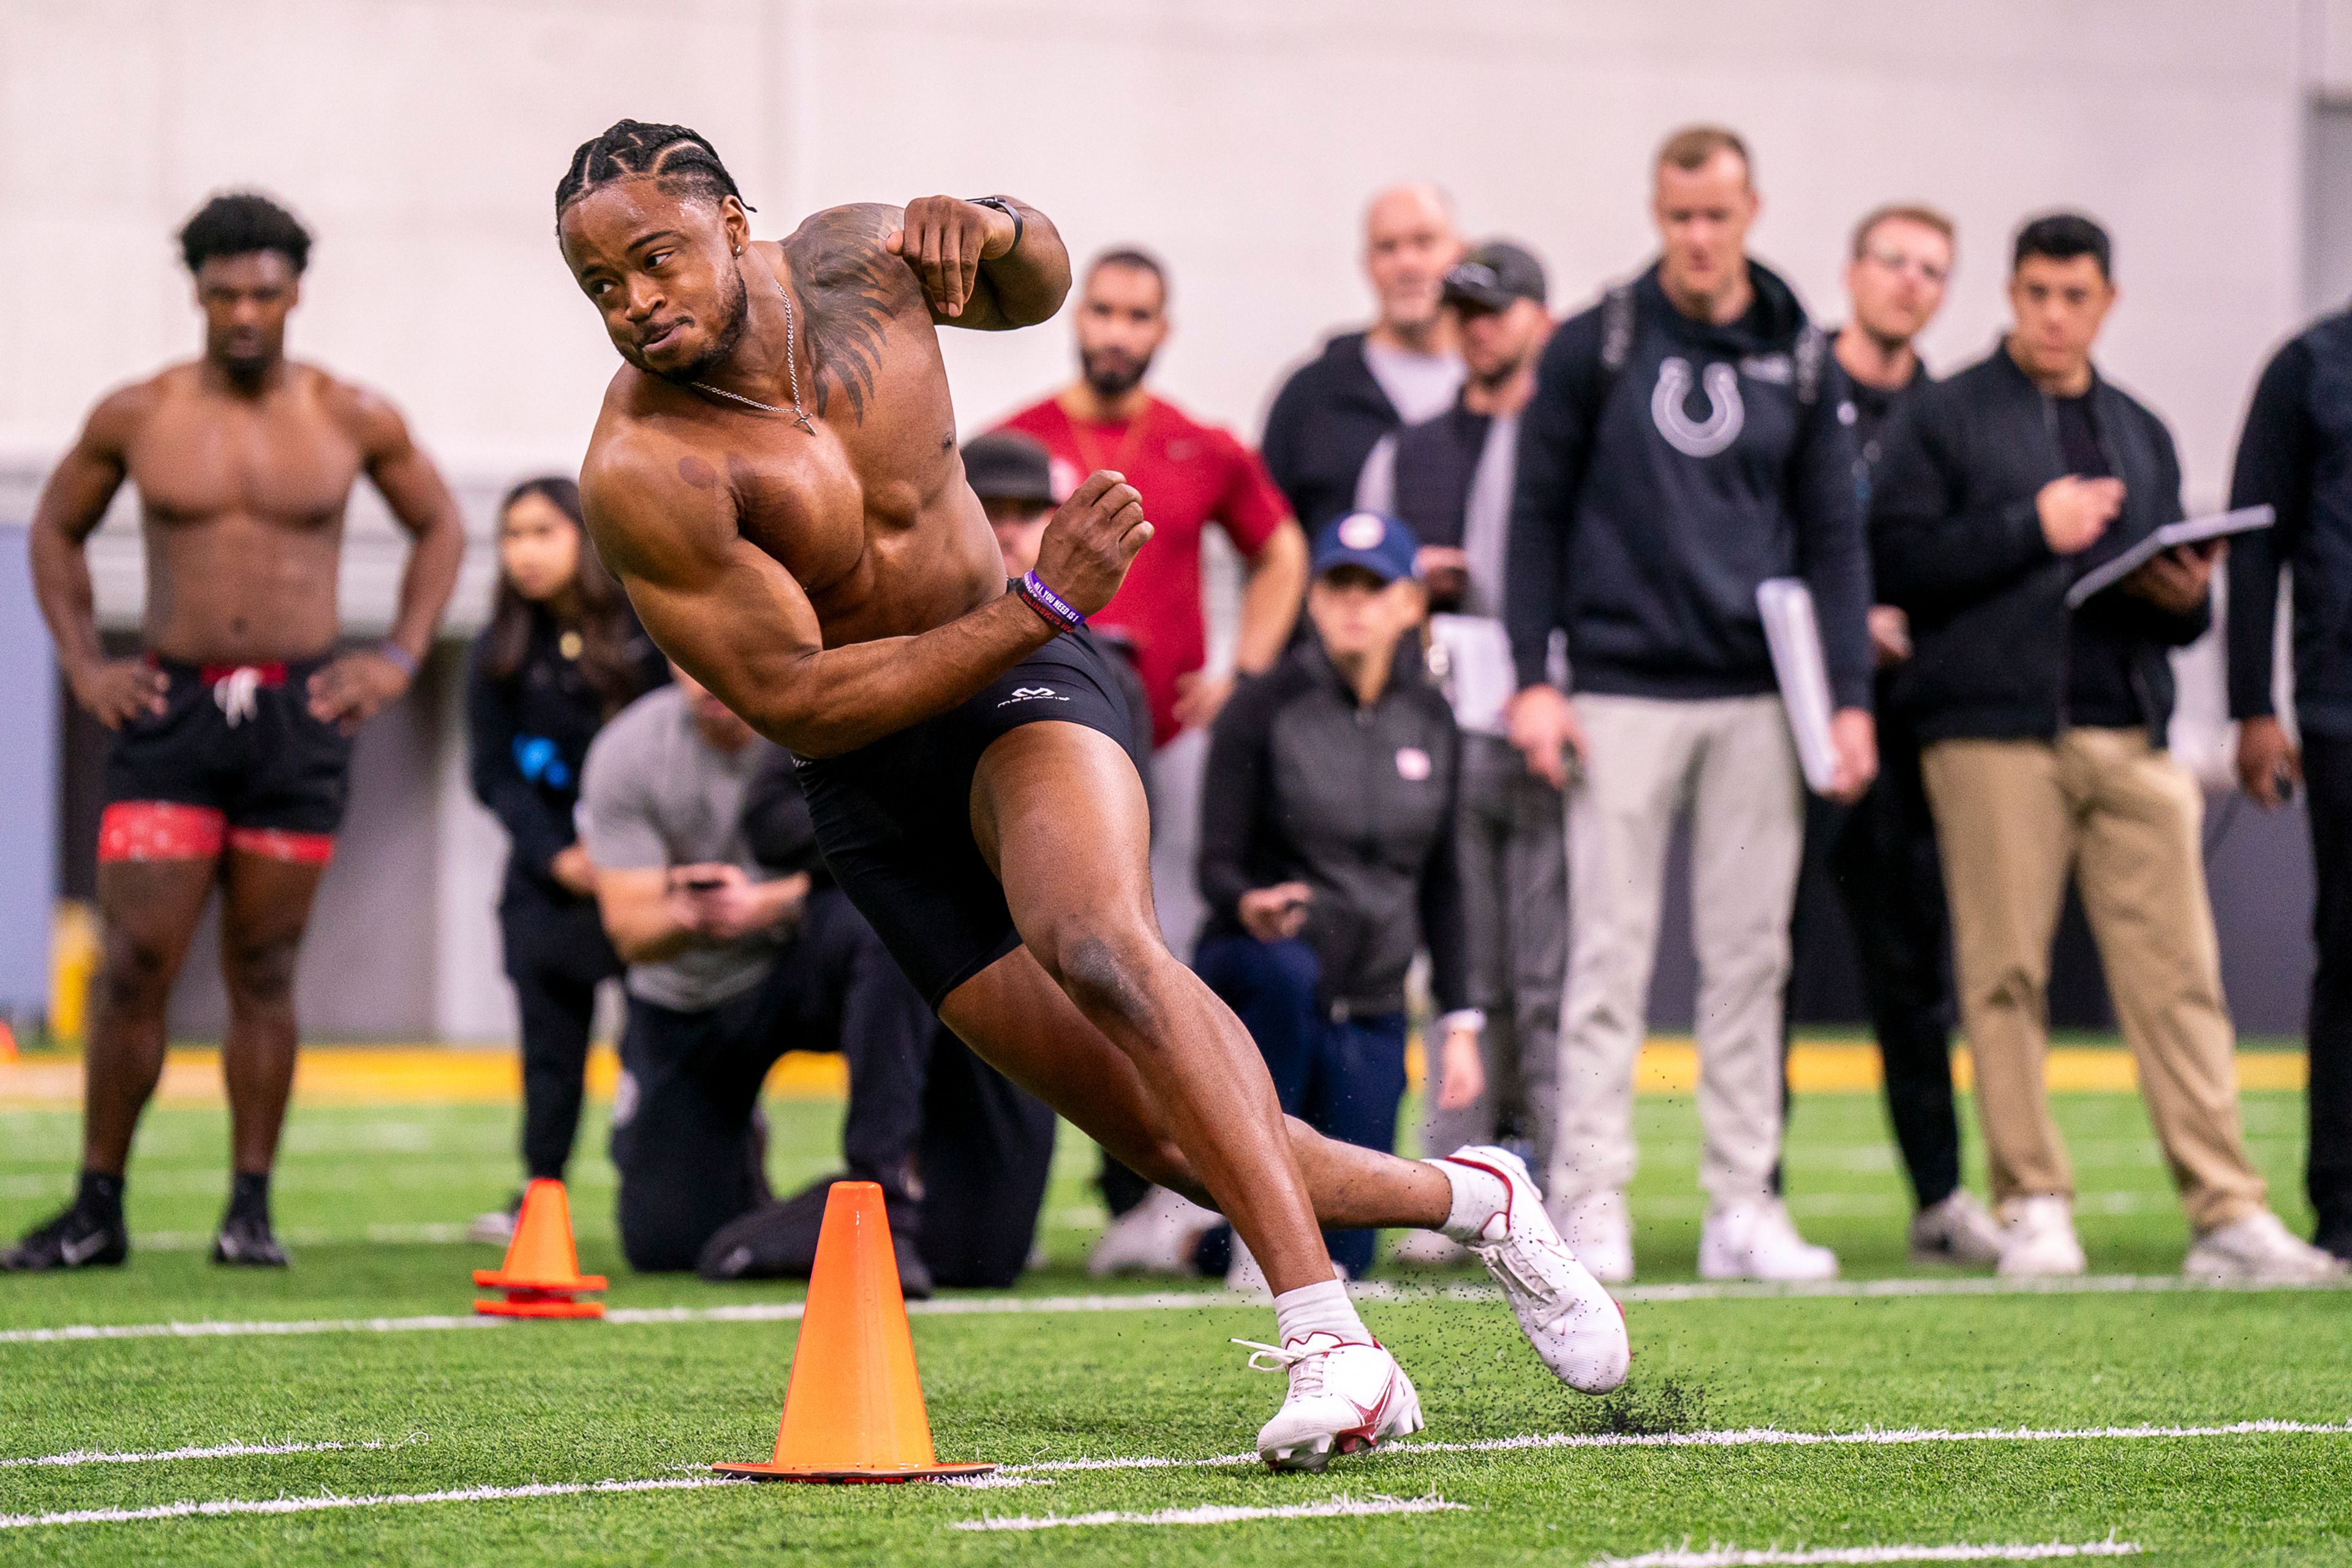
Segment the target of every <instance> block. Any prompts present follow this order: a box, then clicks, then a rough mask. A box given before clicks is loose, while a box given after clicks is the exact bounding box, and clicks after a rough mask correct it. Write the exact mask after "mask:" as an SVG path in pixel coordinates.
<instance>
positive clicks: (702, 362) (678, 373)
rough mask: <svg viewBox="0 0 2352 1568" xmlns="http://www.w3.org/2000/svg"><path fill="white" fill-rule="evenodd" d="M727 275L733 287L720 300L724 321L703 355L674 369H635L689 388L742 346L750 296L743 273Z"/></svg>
mask: <svg viewBox="0 0 2352 1568" xmlns="http://www.w3.org/2000/svg"><path fill="white" fill-rule="evenodd" d="M730 277H731V278H732V279H734V288H733V289H732V290H731V291H730V293H729V294H728V295H727V296H726V297H725V298H723V299H722V300H720V301H719V305H720V310H721V314H722V318H723V319H722V321H720V324H719V330H718V331H716V332H715V333H713V334H712V336H711V339H710V346H709V348H708V349H705V350H704V351H703V352H702V354H701V356H700V357H699V358H698V359H696V360H695V361H694V362H693V363H689V364H688V365H686V366H684V367H682V368H680V369H677V370H671V371H659V370H654V369H653V368H652V367H651V366H649V365H639V366H638V367H637V368H638V369H640V370H644V371H646V372H648V373H649V374H654V375H658V376H660V377H661V378H662V379H663V380H664V381H668V382H674V383H676V384H677V385H679V386H690V385H692V384H694V383H696V382H698V381H702V380H705V379H707V378H708V377H709V373H710V368H711V367H712V366H713V365H716V364H721V363H725V361H726V359H727V357H728V356H729V355H730V354H731V353H734V352H735V350H736V349H737V348H738V347H739V346H740V344H741V343H742V342H743V333H744V331H745V330H746V329H747V328H749V327H750V325H751V309H750V298H751V297H750V296H749V295H748V294H747V293H745V291H744V289H743V274H742V272H741V271H740V270H738V271H736V272H734V273H731V274H730Z"/></svg>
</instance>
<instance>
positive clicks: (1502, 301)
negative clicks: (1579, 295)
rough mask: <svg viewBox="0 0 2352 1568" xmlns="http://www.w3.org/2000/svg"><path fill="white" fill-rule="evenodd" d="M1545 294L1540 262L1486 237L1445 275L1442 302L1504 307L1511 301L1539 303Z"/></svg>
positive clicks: (1521, 250)
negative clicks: (1485, 240)
mask: <svg viewBox="0 0 2352 1568" xmlns="http://www.w3.org/2000/svg"><path fill="white" fill-rule="evenodd" d="M1545 293H1546V289H1545V287H1544V269H1543V263H1542V262H1540V261H1538V260H1537V259H1536V258H1535V253H1534V252H1532V251H1530V250H1528V248H1527V247H1524V246H1518V245H1513V244H1512V243H1511V242H1510V241H1509V240H1507V239H1490V240H1488V241H1487V242H1486V244H1484V245H1482V246H1479V247H1477V248H1476V249H1475V250H1473V251H1471V252H1470V254H1469V255H1467V256H1465V257H1464V258H1462V259H1461V260H1459V261H1457V262H1455V263H1454V267H1453V269H1452V270H1451V271H1449V272H1447V273H1446V275H1445V299H1446V301H1447V302H1448V303H1449V304H1456V305H1469V306H1472V307H1474V308H1475V309H1477V310H1507V309H1508V308H1509V306H1510V303H1511V301H1512V300H1534V301H1535V302H1536V303H1537V304H1538V305H1540V304H1542V303H1543V302H1544V297H1545Z"/></svg>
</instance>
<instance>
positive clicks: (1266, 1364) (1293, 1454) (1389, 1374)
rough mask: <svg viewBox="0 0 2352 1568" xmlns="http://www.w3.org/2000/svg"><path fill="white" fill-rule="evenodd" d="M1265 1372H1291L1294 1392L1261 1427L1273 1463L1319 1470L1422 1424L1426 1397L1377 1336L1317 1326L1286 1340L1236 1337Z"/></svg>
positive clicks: (1261, 1448) (1260, 1442) (1264, 1451)
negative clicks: (1344, 1335) (1348, 1335)
mask: <svg viewBox="0 0 2352 1568" xmlns="http://www.w3.org/2000/svg"><path fill="white" fill-rule="evenodd" d="M1234 1343H1235V1344H1237V1345H1247V1346H1248V1347H1249V1349H1250V1360H1249V1363H1250V1365H1251V1366H1253V1367H1255V1369H1257V1370H1258V1371H1260V1372H1281V1371H1285V1370H1287V1371H1288V1372H1289V1373H1290V1392H1289V1393H1288V1394H1286V1395H1285V1396H1284V1397H1283V1401H1282V1408H1281V1409H1279V1410H1277V1411H1276V1412H1275V1413H1274V1419H1273V1420H1271V1421H1269V1422H1267V1423H1266V1424H1265V1426H1263V1427H1261V1428H1259V1430H1258V1435H1257V1452H1258V1457H1259V1458H1262V1459H1264V1460H1265V1468H1267V1469H1270V1470H1320V1469H1321V1468H1323V1467H1324V1466H1326V1465H1328V1464H1329V1463H1330V1462H1331V1456H1332V1455H1334V1454H1361V1453H1369V1452H1370V1450H1372V1449H1374V1448H1377V1447H1380V1446H1381V1444H1382V1443H1384V1442H1386V1441H1388V1440H1389V1439H1390V1438H1391V1437H1403V1436H1410V1435H1412V1433H1415V1432H1418V1431H1420V1430H1421V1428H1422V1425H1423V1423H1422V1419H1421V1396H1420V1395H1419V1394H1415V1393H1414V1392H1413V1391H1412V1380H1411V1379H1409V1378H1407V1377H1406V1376H1405V1374H1404V1369H1403V1368H1402V1367H1401V1366H1399V1365H1397V1363H1396V1357H1394V1356H1392V1355H1391V1354H1389V1352H1388V1350H1387V1348H1386V1347H1385V1346H1383V1345H1381V1343H1380V1342H1378V1341H1377V1340H1375V1341H1371V1342H1365V1341H1361V1340H1343V1339H1341V1338H1339V1336H1338V1335H1337V1334H1329V1333H1324V1332H1321V1331H1317V1332H1315V1333H1311V1334H1309V1335H1307V1337H1306V1338H1305V1339H1303V1340H1293V1341H1291V1342H1289V1343H1288V1344H1286V1345H1280V1346H1276V1345H1262V1344H1260V1343H1258V1342H1256V1341H1255V1340H1235V1341H1234Z"/></svg>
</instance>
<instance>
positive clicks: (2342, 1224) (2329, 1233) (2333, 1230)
mask: <svg viewBox="0 0 2352 1568" xmlns="http://www.w3.org/2000/svg"><path fill="white" fill-rule="evenodd" d="M2312 1245H2313V1246H2315V1247H2318V1248H2319V1249H2320V1250H2321V1251H2322V1252H2332V1253H2334V1254H2335V1255H2336V1257H2338V1258H2342V1259H2343V1260H2344V1261H2345V1262H2347V1263H2352V1215H2346V1216H2344V1217H2343V1218H2341V1219H2324V1220H2322V1221H2320V1222H2319V1234H2318V1235H2317V1236H2315V1237H2312Z"/></svg>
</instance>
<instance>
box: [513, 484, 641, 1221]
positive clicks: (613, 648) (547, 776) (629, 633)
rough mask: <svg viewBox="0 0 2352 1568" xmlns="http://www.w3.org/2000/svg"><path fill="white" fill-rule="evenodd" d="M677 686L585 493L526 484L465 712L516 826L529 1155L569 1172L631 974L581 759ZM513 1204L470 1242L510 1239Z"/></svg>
mask: <svg viewBox="0 0 2352 1568" xmlns="http://www.w3.org/2000/svg"><path fill="white" fill-rule="evenodd" d="M666 679H668V668H667V666H666V665H665V664H664V663H663V661H662V658H661V654H660V652H659V650H657V649H656V647H654V646H653V642H652V639H650V638H648V637H646V634H645V632H644V631H643V629H642V628H640V627H639V626H638V625H637V621H636V617H635V616H634V615H632V614H631V613H630V610H629V602H628V600H627V598H626V597H625V595H623V594H622V592H621V588H620V584H617V583H615V582H614V580H613V575H612V574H611V573H609V572H607V571H605V570H604V563H603V562H601V561H599V560H598V559H597V558H596V552H595V550H594V548H593V546H592V545H591V544H590V543H589V542H588V534H587V530H586V528H585V527H584V526H583V522H582V520H581V512H580V487H579V486H578V485H577V484H575V483H573V482H572V480H570V479H562V478H546V479H526V480H524V481H523V482H522V483H521V484H519V485H517V486H516V487H515V488H514V489H512V490H510V491H509V492H508V495H507V498H506V500H505V501H504V502H503V503H502V504H501V505H500V506H499V585H498V595H497V599H496V601H495V603H494V605H493V606H492V608H491V612H490V624H489V626H488V627H486V628H485V629H484V630H483V632H482V634H481V636H480V637H478V638H476V639H475V642H474V650H473V658H472V661H471V664H470V667H469V668H468V669H467V681H466V715H467V735H468V739H469V741H470V742H471V747H472V753H473V776H474V793H475V794H476V795H478V796H479V797H480V798H481V802H482V804H483V805H487V806H488V807H489V808H490V810H491V811H492V812H494V813H496V814H497V816H498V818H499V822H500V823H501V824H502V825H503V826H505V828H506V830H507V837H508V839H509V843H510V846H511V847H510V849H509V854H508V856H507V875H506V888H505V890H504V892H503V893H502V894H501V895H500V897H499V929H500V931H501V932H502V933H503V935H504V937H505V945H506V970H507V977H508V979H509V980H510V981H512V982H513V984H514V989H515V1002H516V1005H517V1007H518V1009H519V1011H520V1014H521V1018H522V1090H523V1121H522V1155H523V1165H524V1168H525V1170H526V1172H527V1173H528V1174H530V1176H532V1177H540V1176H551V1177H554V1178H556V1179H558V1180H561V1179H562V1175H563V1172H564V1167H565V1166H566V1165H567V1164H568V1163H570V1161H571V1158H572V1140H573V1138H574V1136H575V1134H576V1133H577V1131H578V1130H579V1125H580V1100H581V1091H582V1088H583V1078H584V1075H585V1070H586V1067H587V1061H588V1030H589V1024H590V1020H591V1017H592V1016H593V1013H594V1010H595V1004H596V986H597V984H598V983H599V982H601V981H604V980H606V979H609V978H610V977H612V976H614V975H615V974H618V973H620V972H621V962H620V960H619V959H618V958H617V957H615V956H614V952H613V948H612V944H611V943H610V942H607V941H605V939H604V926H603V925H602V924H601V923H600V922H599V921H598V919H597V915H596V897H595V893H596V880H595V879H596V872H595V868H594V867H593V866H591V865H590V864H589V863H588V857H587V854H586V852H585V851H583V849H582V848H581V847H580V845H579V843H578V842H577V840H576V837H575V836H574V834H573V831H572V808H573V807H574V806H575V805H578V804H579V800H580V767H581V763H583V761H584V760H585V759H586V757H587V755H588V742H590V741H592V740H593V739H594V738H595V735H596V731H598V730H600V729H602V728H604V722H605V721H606V720H608V719H610V718H612V717H613V715H614V714H615V713H617V712H619V711H620V710H622V709H624V708H625V707H627V706H628V705H629V704H630V703H631V702H633V701H635V700H636V699H637V698H638V697H639V696H641V695H643V694H644V693H645V692H646V690H647V689H650V688H652V687H654V686H656V685H659V684H660V683H661V682H662V681H664V680H666ZM513 1228H514V1208H513V1205H509V1206H508V1207H507V1208H506V1209H503V1210H498V1211H494V1212H492V1213H489V1214H486V1215H482V1216H481V1217H480V1218H479V1219H478V1220H476V1221H475V1222H474V1227H473V1231H472V1235H473V1237H474V1238H475V1239H476V1240H478V1241H504V1240H506V1239H507V1238H508V1237H509V1236H511V1234H512V1232H513Z"/></svg>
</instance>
